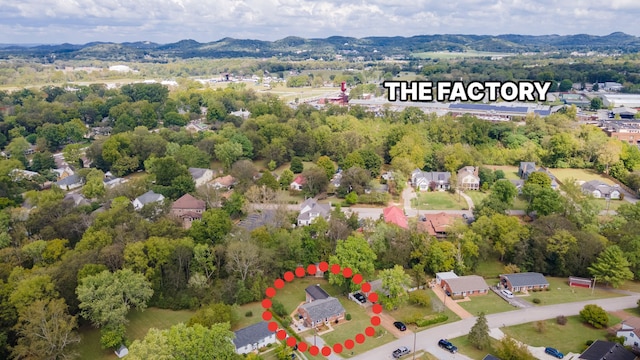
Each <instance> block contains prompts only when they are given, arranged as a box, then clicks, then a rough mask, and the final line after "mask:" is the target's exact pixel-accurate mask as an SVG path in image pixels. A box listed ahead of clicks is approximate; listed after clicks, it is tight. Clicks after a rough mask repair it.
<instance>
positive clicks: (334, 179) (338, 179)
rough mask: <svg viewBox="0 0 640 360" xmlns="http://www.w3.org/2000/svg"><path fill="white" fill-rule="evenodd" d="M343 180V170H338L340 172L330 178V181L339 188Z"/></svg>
mask: <svg viewBox="0 0 640 360" xmlns="http://www.w3.org/2000/svg"><path fill="white" fill-rule="evenodd" d="M341 181H342V170H338V172H336V173H335V174H333V177H332V178H331V180H329V183H330V184H331V185H333V187H335V188H338V187H340V182H341Z"/></svg>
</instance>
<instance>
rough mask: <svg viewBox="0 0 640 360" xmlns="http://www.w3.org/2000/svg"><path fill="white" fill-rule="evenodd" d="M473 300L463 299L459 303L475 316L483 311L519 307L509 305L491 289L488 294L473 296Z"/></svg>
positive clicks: (487, 312) (489, 311) (500, 310)
mask: <svg viewBox="0 0 640 360" xmlns="http://www.w3.org/2000/svg"><path fill="white" fill-rule="evenodd" d="M470 299H471V301H461V302H459V303H458V304H459V305H460V306H462V307H463V308H464V309H465V310H467V311H468V312H470V313H471V315H473V316H477V315H479V314H480V313H481V312H483V313H485V314H494V313H499V312H504V311H511V310H517V308H515V307H513V306H511V305H509V304H508V303H507V302H506V301H504V300H502V299H501V298H500V297H499V296H498V295H496V294H495V293H494V292H493V291H489V293H488V294H487V295H480V296H471V297H470Z"/></svg>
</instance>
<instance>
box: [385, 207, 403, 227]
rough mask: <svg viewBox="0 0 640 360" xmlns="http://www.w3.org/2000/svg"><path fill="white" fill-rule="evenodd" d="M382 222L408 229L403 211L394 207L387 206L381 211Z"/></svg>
mask: <svg viewBox="0 0 640 360" xmlns="http://www.w3.org/2000/svg"><path fill="white" fill-rule="evenodd" d="M382 214H383V216H384V221H385V222H387V223H391V224H396V225H398V226H400V227H401V228H404V229H407V228H408V227H409V225H408V223H407V217H406V216H405V215H404V211H402V210H400V208H398V207H396V206H389V207H388V208H384V209H383V210H382Z"/></svg>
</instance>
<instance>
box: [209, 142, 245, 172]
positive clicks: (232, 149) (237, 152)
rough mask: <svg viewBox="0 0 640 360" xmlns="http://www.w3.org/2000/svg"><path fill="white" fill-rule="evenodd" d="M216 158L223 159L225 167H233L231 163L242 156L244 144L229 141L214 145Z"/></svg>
mask: <svg viewBox="0 0 640 360" xmlns="http://www.w3.org/2000/svg"><path fill="white" fill-rule="evenodd" d="M214 153H215V154H216V158H218V160H220V161H222V163H223V164H224V167H225V169H227V170H228V169H231V164H233V163H234V162H236V160H238V159H239V158H240V157H241V156H242V145H241V144H240V143H237V142H233V141H227V142H223V143H221V144H216V145H215V147H214Z"/></svg>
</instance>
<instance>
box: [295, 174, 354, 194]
mask: <svg viewBox="0 0 640 360" xmlns="http://www.w3.org/2000/svg"><path fill="white" fill-rule="evenodd" d="M341 178H342V177H341ZM306 182H307V180H306V179H305V178H304V177H303V176H302V175H298V176H296V178H295V179H293V182H291V184H290V185H289V189H291V190H296V191H301V190H302V186H303V185H304V184H305V183H306Z"/></svg>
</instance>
